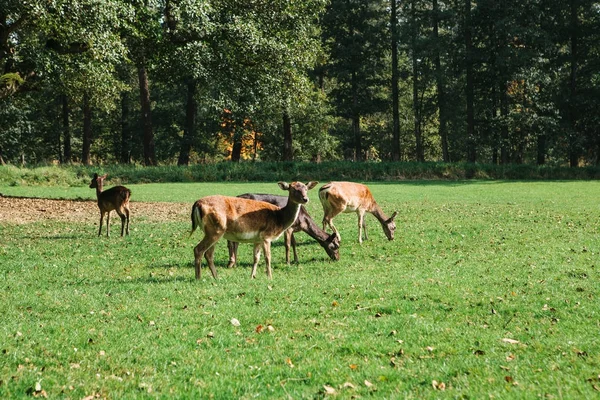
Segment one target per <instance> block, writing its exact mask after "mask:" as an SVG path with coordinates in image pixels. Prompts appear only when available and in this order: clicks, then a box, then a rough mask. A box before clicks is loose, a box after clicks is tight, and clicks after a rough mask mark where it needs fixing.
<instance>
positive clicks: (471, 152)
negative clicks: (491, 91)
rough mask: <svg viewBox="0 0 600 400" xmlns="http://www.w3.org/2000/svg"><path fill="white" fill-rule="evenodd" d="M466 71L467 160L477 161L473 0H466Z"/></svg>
mask: <svg viewBox="0 0 600 400" xmlns="http://www.w3.org/2000/svg"><path fill="white" fill-rule="evenodd" d="M464 23H465V71H466V79H467V86H466V88H465V94H466V100H467V161H468V162H471V163H474V162H475V161H477V147H476V146H477V140H476V138H475V110H474V102H475V100H474V99H475V95H474V86H475V82H474V76H473V38H472V33H471V28H472V27H471V0H465V20H464Z"/></svg>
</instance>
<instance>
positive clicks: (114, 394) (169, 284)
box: [0, 181, 600, 399]
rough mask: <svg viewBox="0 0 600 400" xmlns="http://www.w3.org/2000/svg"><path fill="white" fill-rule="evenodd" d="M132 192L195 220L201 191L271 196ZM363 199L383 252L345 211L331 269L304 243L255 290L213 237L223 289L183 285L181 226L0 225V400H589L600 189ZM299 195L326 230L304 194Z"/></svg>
mask: <svg viewBox="0 0 600 400" xmlns="http://www.w3.org/2000/svg"><path fill="white" fill-rule="evenodd" d="M323 183H324V182H323ZM109 186H110V185H109ZM128 186H129V187H130V188H131V189H132V192H133V196H132V201H163V202H164V201H166V202H185V203H188V204H189V208H190V209H191V204H192V202H193V201H194V200H196V199H198V198H200V197H202V196H205V195H209V194H216V193H218V194H227V195H237V194H240V193H244V192H263V193H267V192H269V193H278V192H280V190H279V189H278V187H277V185H276V183H243V184H236V183H178V184H166V183H165V184H146V185H142V184H140V185H128ZM319 186H320V185H319ZM369 186H370V187H371V189H372V191H373V193H374V195H375V197H376V199H377V200H378V202H379V203H380V205H381V206H382V208H383V209H384V211H385V212H386V213H388V214H391V212H392V211H394V210H397V211H398V212H399V215H398V217H397V219H396V221H397V225H398V230H397V232H396V240H395V241H393V242H389V241H387V240H386V239H385V237H384V234H383V231H382V230H381V228H380V227H379V224H378V223H377V220H376V219H375V218H374V217H372V216H370V215H367V226H368V228H369V240H368V241H366V242H365V243H363V244H362V245H359V244H358V241H357V218H356V215H355V214H344V215H340V216H338V217H337V218H336V220H335V222H336V226H337V227H338V228H339V230H340V232H341V234H342V248H341V249H340V254H341V259H340V261H339V262H337V263H336V262H331V261H329V258H328V257H327V255H326V254H325V252H324V251H323V250H322V249H321V248H320V246H318V244H316V242H314V241H312V240H311V239H310V238H309V237H308V236H307V235H305V234H297V240H298V242H299V246H298V247H299V248H298V251H299V258H300V263H299V264H298V265H290V266H288V265H285V263H284V260H285V258H284V248H283V245H282V243H281V239H280V241H278V242H277V243H276V244H275V245H274V246H273V249H272V253H273V267H274V270H273V280H271V281H269V280H268V279H267V278H266V276H265V274H264V259H263V260H262V261H261V266H260V274H259V275H258V277H257V279H255V280H251V279H250V278H249V276H250V269H251V264H252V248H251V246H250V245H241V246H240V254H239V257H240V262H239V266H238V268H236V269H225V268H223V267H224V266H225V265H226V263H227V249H226V245H225V243H224V242H221V243H219V244H218V245H217V246H218V247H217V250H216V252H215V262H216V264H217V268H218V271H219V279H218V280H216V281H215V280H213V279H212V277H211V275H210V272H209V271H208V269H206V268H203V270H202V279H201V280H200V281H196V280H195V279H194V269H193V252H192V249H193V247H194V246H195V245H196V243H197V242H198V241H199V240H200V239H201V237H202V233H201V232H196V234H194V236H193V237H191V238H190V237H189V230H190V227H191V224H190V221H189V220H188V219H189V218H187V217H186V218H182V219H181V220H164V221H162V222H153V221H149V220H145V219H142V218H140V219H136V215H135V203H133V204H132V210H133V217H132V222H131V229H132V232H131V233H132V234H131V236H129V237H125V238H120V237H119V236H118V230H119V229H118V223H117V218H114V217H113V225H112V235H113V236H112V237H110V238H106V237H104V236H103V237H97V236H96V234H97V225H91V224H89V223H66V222H60V221H53V220H40V221H38V222H35V223H27V224H14V223H11V222H6V221H0V398H9V397H11V398H18V397H31V396H43V395H47V396H48V397H49V398H74V399H76V398H79V399H81V398H84V397H88V396H94V398H95V397H97V398H104V397H106V398H115V399H116V398H147V397H160V398H217V399H221V398H223V399H225V398H242V399H250V398H257V397H258V398H294V399H296V398H321V397H332V398H367V397H374V398H394V399H395V398H418V399H422V398H472V399H480V398H502V399H506V398H515V399H516V398H518V399H523V398H564V399H574V398H594V397H598V396H600V307H599V305H600V299H599V294H600V284H599V280H600V279H599V278H600V273H599V268H600V261H599V253H600V248H599V247H600V246H599V244H600V241H599V238H600V217H599V215H600V182H596V181H578V182H504V181H503V182H489V181H487V182H477V181H471V182H404V183H370V184H369ZM0 193H3V194H4V195H14V196H33V197H50V198H89V199H92V198H94V192H93V191H92V190H91V189H88V188H84V187H71V188H60V187H30V186H0ZM281 193H283V192H281ZM311 200H312V201H311V203H309V206H308V208H309V211H310V213H311V215H312V216H313V217H314V219H315V220H316V221H318V223H319V225H320V220H321V218H322V211H321V206H320V204H319V201H318V197H317V190H316V189H315V190H313V191H312V192H311ZM186 207H187V206H186ZM185 215H187V211H186V213H185ZM96 224H97V222H96ZM205 265H206V263H204V266H205ZM233 318H235V319H237V320H238V321H239V323H240V324H239V326H235V325H234V324H232V322H231V320H232V319H233ZM88 398H92V397H88Z"/></svg>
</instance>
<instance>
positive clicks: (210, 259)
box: [204, 245, 217, 279]
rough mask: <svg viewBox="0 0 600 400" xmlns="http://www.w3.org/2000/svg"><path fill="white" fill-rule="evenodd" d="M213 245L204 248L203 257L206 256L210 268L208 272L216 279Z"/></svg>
mask: <svg viewBox="0 0 600 400" xmlns="http://www.w3.org/2000/svg"><path fill="white" fill-rule="evenodd" d="M214 255H215V246H214V245H213V246H211V247H209V248H208V249H206V251H205V252H204V257H205V258H206V261H207V262H208V268H210V273H211V274H212V276H213V278H215V279H217V269H216V268H215V258H214Z"/></svg>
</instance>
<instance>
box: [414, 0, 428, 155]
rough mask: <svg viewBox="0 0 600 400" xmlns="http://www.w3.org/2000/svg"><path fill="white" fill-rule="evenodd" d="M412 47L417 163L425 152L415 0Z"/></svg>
mask: <svg viewBox="0 0 600 400" xmlns="http://www.w3.org/2000/svg"><path fill="white" fill-rule="evenodd" d="M410 11H411V12H410V19H411V25H412V26H411V47H412V49H411V50H412V73H413V122H414V133H415V150H416V154H415V156H416V159H417V162H423V161H425V155H424V152H423V135H422V133H421V113H420V106H419V65H418V62H417V21H416V15H415V12H416V10H415V0H412V1H411V2H410Z"/></svg>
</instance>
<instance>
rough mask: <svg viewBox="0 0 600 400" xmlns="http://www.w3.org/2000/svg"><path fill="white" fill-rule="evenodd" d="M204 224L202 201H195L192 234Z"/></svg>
mask: <svg viewBox="0 0 600 400" xmlns="http://www.w3.org/2000/svg"><path fill="white" fill-rule="evenodd" d="M201 225H202V208H201V205H200V203H198V202H195V203H194V205H193V206H192V230H191V232H190V236H192V234H193V233H194V232H195V231H196V229H198V227H199V226H201Z"/></svg>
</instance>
